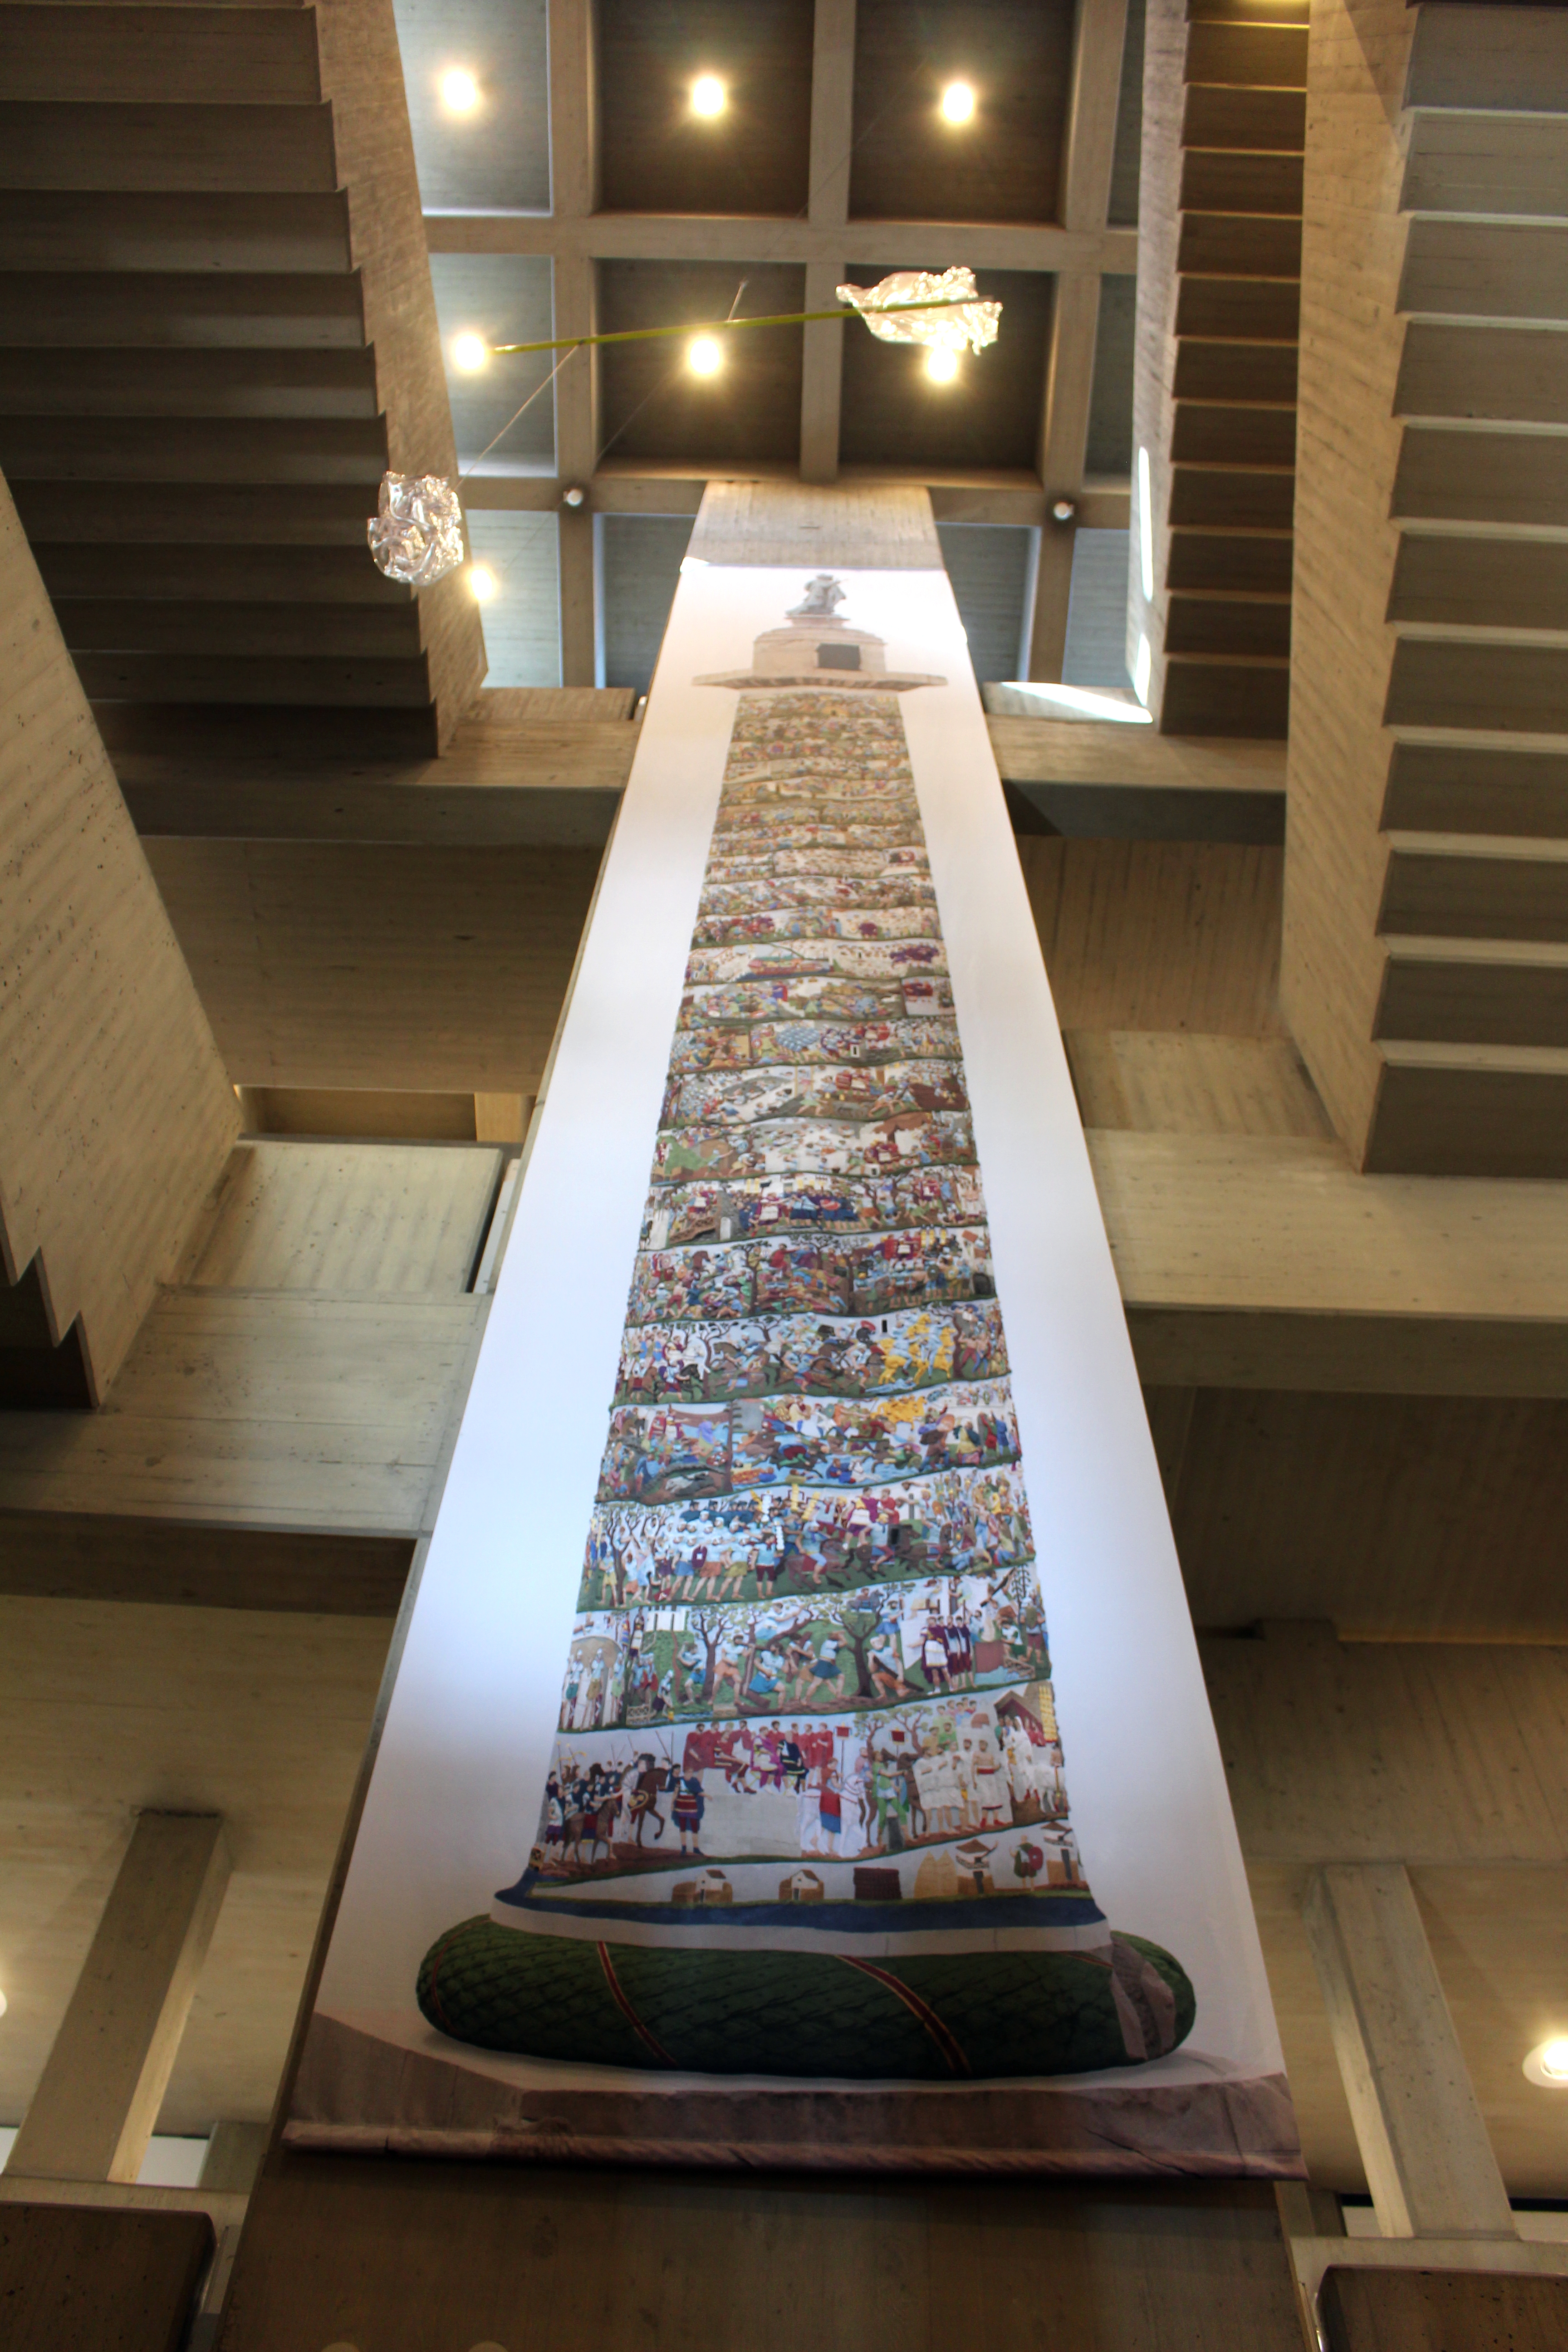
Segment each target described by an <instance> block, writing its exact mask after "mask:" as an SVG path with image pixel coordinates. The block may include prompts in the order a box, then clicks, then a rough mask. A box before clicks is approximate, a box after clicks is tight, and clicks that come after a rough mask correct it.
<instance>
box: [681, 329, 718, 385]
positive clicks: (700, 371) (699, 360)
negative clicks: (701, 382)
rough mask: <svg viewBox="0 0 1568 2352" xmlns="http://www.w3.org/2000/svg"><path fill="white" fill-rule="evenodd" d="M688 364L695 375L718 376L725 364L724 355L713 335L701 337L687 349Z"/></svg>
mask: <svg viewBox="0 0 1568 2352" xmlns="http://www.w3.org/2000/svg"><path fill="white" fill-rule="evenodd" d="M686 364H687V366H688V367H689V369H690V370H691V373H692V374H693V375H717V374H718V373H719V371H720V369H721V367H722V366H723V364H724V354H723V352H721V350H720V348H719V345H718V342H717V341H716V340H715V339H714V337H713V336H711V335H699V336H698V337H697V339H696V341H694V342H691V343H689V344H688V345H687V347H686Z"/></svg>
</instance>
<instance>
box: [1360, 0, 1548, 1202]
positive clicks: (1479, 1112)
mask: <svg viewBox="0 0 1568 2352" xmlns="http://www.w3.org/2000/svg"><path fill="white" fill-rule="evenodd" d="M1490 13H1491V12H1482V11H1479V10H1472V9H1468V8H1461V9H1456V10H1454V11H1452V12H1451V15H1452V17H1453V18H1454V19H1458V20H1470V19H1473V18H1474V17H1476V16H1480V15H1483V14H1490ZM1498 13H1499V14H1500V16H1506V17H1508V18H1511V19H1514V20H1515V28H1516V29H1517V31H1518V32H1519V33H1520V34H1521V36H1524V38H1522V39H1521V40H1520V41H1517V42H1516V41H1510V40H1507V39H1501V40H1499V39H1493V40H1490V41H1487V42H1485V43H1482V44H1477V43H1476V42H1475V41H1474V40H1473V39H1472V40H1468V41H1467V40H1464V39H1463V38H1462V37H1461V35H1462V34H1463V33H1464V32H1465V31H1466V30H1472V31H1473V30H1474V29H1477V28H1475V27H1474V26H1471V25H1468V24H1466V23H1463V22H1446V18H1447V15H1448V12H1446V11H1445V10H1444V9H1442V8H1437V9H1434V10H1432V11H1430V12H1429V14H1430V17H1431V20H1432V21H1431V22H1430V23H1429V24H1428V25H1427V26H1425V27H1424V32H1423V37H1422V39H1421V40H1420V41H1419V43H1418V45H1417V47H1416V51H1415V59H1414V64H1413V70H1412V74H1411V78H1410V85H1409V89H1408V93H1407V94H1408V98H1409V100H1410V110H1409V113H1408V117H1407V122H1406V130H1407V155H1408V162H1407V164H1406V170H1405V184H1404V187H1403V189H1402V191H1401V211H1402V214H1403V215H1404V217H1405V222H1406V236H1405V259H1404V269H1403V275H1402V278H1401V284H1400V289H1399V308H1400V312H1401V314H1402V320H1403V330H1404V349H1403V352H1402V355H1401V360H1400V368H1399V379H1398V385H1397V390H1396V393H1395V413H1396V415H1398V417H1399V419H1400V423H1401V427H1402V446H1401V449H1400V456H1399V464H1398V468H1397V471H1396V474H1395V478H1394V519H1395V522H1396V525H1397V530H1398V546H1397V553H1396V557H1395V562H1394V576H1393V580H1392V583H1391V585H1390V590H1389V600H1388V618H1389V621H1390V623H1391V624H1392V625H1393V646H1392V662H1391V667H1390V673H1389V680H1388V700H1387V707H1386V710H1385V713H1384V716H1385V719H1386V722H1387V725H1388V727H1389V729H1390V730H1391V732H1392V734H1393V737H1394V743H1393V747H1392V759H1391V768H1390V776H1389V788H1388V795H1387V800H1386V803H1385V805H1384V812H1383V830H1384V839H1385V841H1386V844H1387V867H1386V872H1385V875H1384V892H1383V904H1382V907H1381V909H1380V913H1379V930H1380V932H1381V934H1382V936H1383V939H1384V946H1385V949H1386V953H1387V964H1386V968H1385V971H1384V984H1383V990H1382V995H1381V999H1380V1002H1379V1004H1378V1008H1377V1015H1376V1020H1375V1024H1374V1027H1373V1034H1374V1036H1376V1037H1377V1038H1378V1039H1379V1040H1380V1041H1381V1042H1382V1050H1383V1057H1384V1080H1383V1086H1382V1088H1381V1091H1380V1095H1379V1098H1378V1106H1377V1114H1376V1118H1375V1121H1374V1124H1373V1132H1372V1137H1371V1139H1370V1145H1369V1164H1370V1165H1372V1166H1375V1167H1386V1168H1409V1167H1413V1166H1419V1167H1422V1168H1426V1169H1439V1170H1447V1169H1457V1170H1463V1171H1468V1172H1472V1173H1479V1172H1485V1173H1488V1174H1498V1175H1507V1174H1547V1173H1551V1174H1555V1175H1562V1174H1563V1173H1568V436H1565V431H1564V428H1565V427H1568V17H1564V16H1562V15H1561V14H1558V13H1549V12H1548V11H1547V10H1545V9H1531V10H1523V9H1508V10H1504V11H1500V12H1498ZM1479 29H1481V30H1483V31H1484V30H1485V29H1486V27H1485V26H1481V27H1480V28H1479Z"/></svg>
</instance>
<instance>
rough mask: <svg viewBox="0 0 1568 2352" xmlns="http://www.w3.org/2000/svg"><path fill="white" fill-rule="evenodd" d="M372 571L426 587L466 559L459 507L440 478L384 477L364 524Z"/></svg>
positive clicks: (456, 496) (430, 476)
mask: <svg viewBox="0 0 1568 2352" xmlns="http://www.w3.org/2000/svg"><path fill="white" fill-rule="evenodd" d="M365 531H366V535H367V536H368V538H369V540H370V551H371V553H372V555H373V556H374V558H375V563H376V569H377V570H378V571H380V572H385V574H386V576H387V578H388V579H389V580H401V581H403V582H405V583H406V584H407V586H409V587H410V588H429V587H431V586H433V585H434V583H436V582H437V580H444V579H445V578H446V576H447V572H455V571H456V570H457V568H458V564H459V563H461V562H463V561H464V559H465V555H466V550H465V548H464V546H463V509H462V507H461V505H460V504H459V503H458V493H457V491H456V490H455V489H454V488H453V487H452V485H451V483H450V482H447V481H444V480H443V479H442V478H441V476H440V475H439V474H384V475H383V476H382V478H381V496H380V498H379V499H378V500H377V503H376V511H375V513H374V515H373V516H372V518H371V520H370V521H369V522H367V523H366V525H365Z"/></svg>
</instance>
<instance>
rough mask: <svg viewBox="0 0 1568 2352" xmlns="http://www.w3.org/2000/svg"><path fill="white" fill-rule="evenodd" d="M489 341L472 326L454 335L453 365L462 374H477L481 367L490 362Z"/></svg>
mask: <svg viewBox="0 0 1568 2352" xmlns="http://www.w3.org/2000/svg"><path fill="white" fill-rule="evenodd" d="M489 356H490V347H489V343H487V342H486V341H485V339H484V337H483V335H479V334H476V333H475V332H474V331H473V330H472V329H471V328H468V329H466V330H465V331H464V332H463V333H462V334H460V335H454V336H453V338H452V365H453V366H454V367H455V368H456V369H457V370H458V373H460V374H462V375H477V374H478V373H479V370H480V368H482V367H485V366H487V365H488V364H489Z"/></svg>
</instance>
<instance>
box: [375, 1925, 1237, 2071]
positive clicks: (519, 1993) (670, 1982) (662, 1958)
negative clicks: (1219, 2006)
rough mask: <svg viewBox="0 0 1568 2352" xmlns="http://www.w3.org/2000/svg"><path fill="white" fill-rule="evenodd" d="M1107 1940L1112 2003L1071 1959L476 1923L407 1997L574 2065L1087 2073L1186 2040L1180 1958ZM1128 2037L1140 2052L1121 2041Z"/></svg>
mask: <svg viewBox="0 0 1568 2352" xmlns="http://www.w3.org/2000/svg"><path fill="white" fill-rule="evenodd" d="M1112 1940H1113V1942H1114V1943H1115V1944H1116V1945H1118V1946H1120V1947H1121V1952H1120V1955H1119V1961H1118V1968H1117V1970H1116V1980H1117V1982H1119V1983H1120V1985H1121V1989H1122V1995H1123V1998H1122V2001H1121V2004H1120V2005H1119V2004H1118V2001H1117V1999H1116V1995H1115V1993H1114V1991H1113V1990H1112V1971H1111V1969H1110V1968H1108V1967H1107V1966H1106V1965H1105V1962H1104V1961H1103V1960H1099V1961H1097V1960H1094V1959H1091V1958H1088V1957H1087V1956H1086V1955H1084V1954H1082V1953H1077V1952H987V1951H973V1952H952V1953H931V1952H922V1953H912V1954H910V1955H909V1956H908V1957H907V1958H902V1957H900V1958H879V1959H878V1960H877V1961H876V1962H875V1963H874V1964H872V1965H873V1966H874V1968H875V1969H876V1973H875V1974H872V1973H870V1972H869V1970H868V1968H867V1967H866V1966H865V1965H864V1964H861V1963H858V1962H857V1961H855V1960H853V1959H848V1958H845V1957H843V1956H842V1955H840V1954H838V1953H835V1952H800V1951H773V1950H769V1949H768V1948H765V1947H762V1946H759V1947H757V1948H742V1949H740V1950H733V1949H731V1950H710V1951H691V1950H679V1949H670V1948H667V1947H663V1946H656V1945H645V1944H605V1945H604V1946H603V1947H601V1946H600V1945H598V1944H596V1943H594V1942H592V1941H587V1940H582V1939H579V1938H577V1937H567V1936H548V1935H534V1934H528V1933H523V1932H520V1931H519V1930H518V1929H516V1928H510V1927H500V1926H499V1925H498V1924H497V1923H496V1922H495V1921H494V1920H493V1919H490V1918H489V1917H486V1916H483V1915H482V1914H481V1916H479V1917H478V1918H474V1919H465V1920H464V1921H463V1922H462V1923H461V1924H460V1926H458V1927H452V1928H449V1929H448V1930H447V1933H446V1935H444V1936H442V1937H438V1938H437V1941H436V1943H434V1944H433V1945H432V1946H431V1948H430V1950H429V1951H428V1952H427V1953H426V1956H425V1959H424V1963H423V1965H422V1966H421V1968H420V1970H419V1984H418V2000H419V2007H420V2010H421V2011H422V2012H423V2014H424V2015H425V2016H426V2018H427V2019H428V2021H429V2022H430V2023H431V2024H432V2025H433V2026H435V2027H436V2028H437V2031H438V2032H441V2033H445V2034H447V2036H448V2037H449V2038H450V2039H451V2040H452V2041H454V2042H470V2043H472V2044H474V2045H475V2046H476V2047H477V2048H479V2049H481V2050H498V2051H506V2052H509V2053H512V2054H513V2055H515V2056H519V2057H530V2058H558V2059H565V2060H570V2061H574V2062H575V2063H578V2064H579V2065H582V2064H587V2065H595V2066H632V2067H642V2068H647V2069H657V2068H662V2067H668V2066H674V2067H677V2068H679V2070H680V2071H681V2072H683V2073H685V2072H689V2073H692V2074H781V2075H804V2076H812V2077H817V2078H821V2077H837V2078H839V2079H847V2080H850V2081H874V2080H881V2081H896V2082H942V2083H950V2082H952V2081H954V2080H955V2079H958V2080H964V2079H975V2080H979V2079H988V2078H989V2079H994V2078H996V2077H1005V2076H1010V2075H1011V2076H1020V2075H1024V2076H1026V2075H1041V2074H1087V2073H1089V2072H1090V2071H1091V2070H1092V2069H1095V2068H1098V2067H1102V2066H1128V2065H1135V2064H1138V2063H1141V2062H1142V2060H1144V2059H1145V2058H1151V2057H1155V2056H1159V2055H1162V2054H1163V2052H1164V2051H1166V2050H1172V2049H1174V2048H1175V2047H1176V2045H1177V2044H1178V2043H1179V2042H1183V2041H1184V2040H1185V2038H1186V2036H1187V2034H1188V2033H1189V2032H1191V2031H1192V2025H1193V2018H1194V2012H1195V2009H1196V2002H1195V1999H1194V1992H1193V1988H1192V1985H1191V1983H1190V1982H1189V1980H1188V1978H1187V1975H1186V1971H1185V1970H1184V1969H1183V1968H1182V1966H1181V1964H1180V1962H1179V1961H1177V1960H1174V1959H1173V1958H1172V1957H1171V1955H1170V1954H1169V1952H1165V1951H1162V1949H1161V1948H1160V1947H1159V1946H1158V1945H1157V1944H1151V1943H1149V1942H1147V1941H1146V1940H1145V1939H1144V1938H1143V1937H1141V1936H1123V1935H1117V1936H1115V1937H1113V1938H1112ZM1128 2016H1131V2018H1132V2020H1133V2022H1132V2023H1131V2026H1130V2027H1129V2028H1128V2029H1127V2030H1124V2025H1123V2019H1124V2017H1128ZM639 2029H640V2030H639ZM1140 2030H1142V2041H1143V2046H1142V2048H1139V2047H1136V2046H1134V2047H1131V2048H1130V2047H1129V2041H1130V2038H1131V2040H1132V2042H1134V2044H1135V2043H1136V2042H1137V2040H1138V2038H1139V2034H1140Z"/></svg>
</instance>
